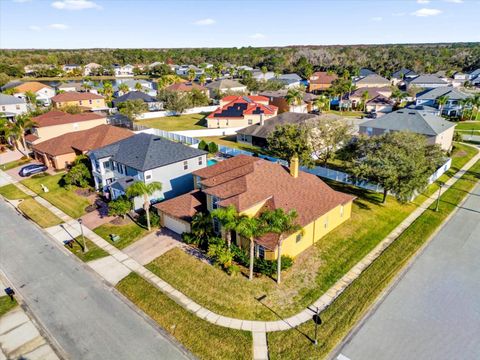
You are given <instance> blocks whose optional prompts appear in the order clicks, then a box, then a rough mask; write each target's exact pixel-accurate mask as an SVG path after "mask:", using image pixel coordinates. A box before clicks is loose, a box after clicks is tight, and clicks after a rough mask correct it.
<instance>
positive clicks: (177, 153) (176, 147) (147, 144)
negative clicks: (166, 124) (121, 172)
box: [90, 133, 206, 171]
mask: <svg viewBox="0 0 480 360" xmlns="http://www.w3.org/2000/svg"><path fill="white" fill-rule="evenodd" d="M90 154H92V155H93V156H95V157H96V158H97V159H101V158H105V157H109V156H111V157H112V159H113V160H114V161H116V162H119V163H121V164H124V165H127V166H129V167H131V168H133V169H137V170H139V171H146V170H151V169H156V168H158V167H161V166H165V165H169V164H173V163H176V162H179V161H183V160H187V159H191V158H194V157H197V156H201V155H204V154H206V152H205V151H203V150H198V149H195V148H193V147H190V146H187V145H183V144H181V143H177V142H173V141H170V140H167V139H165V138H162V137H159V136H156V135H151V134H145V133H140V134H136V135H134V136H131V137H129V138H127V139H124V140H121V141H118V142H116V143H113V144H110V145H107V146H104V147H103V148H100V149H96V150H94V151H92V152H90Z"/></svg>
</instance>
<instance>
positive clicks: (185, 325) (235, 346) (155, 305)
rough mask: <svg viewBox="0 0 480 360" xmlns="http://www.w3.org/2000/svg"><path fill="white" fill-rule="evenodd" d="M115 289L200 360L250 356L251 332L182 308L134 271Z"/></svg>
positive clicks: (247, 357)
mask: <svg viewBox="0 0 480 360" xmlns="http://www.w3.org/2000/svg"><path fill="white" fill-rule="evenodd" d="M117 290H118V291H120V292H121V293H122V294H123V295H125V296H126V297H127V298H129V299H130V301H132V302H133V303H134V304H135V305H137V306H138V307H139V308H140V309H142V310H143V311H144V312H145V313H147V315H149V316H150V317H151V318H152V319H153V320H155V321H156V322H157V323H158V324H159V325H160V326H161V327H162V328H164V329H165V331H167V332H169V333H170V334H171V335H172V336H174V337H175V338H176V339H177V340H178V341H179V342H181V343H182V344H183V346H185V347H186V348H187V349H188V350H190V351H191V352H192V353H194V354H195V355H196V356H197V357H198V358H200V359H225V360H229V359H232V360H233V359H242V360H243V359H251V358H252V338H251V333H249V332H246V331H241V330H233V329H227V328H224V327H220V326H217V325H213V324H211V323H209V322H207V321H205V320H202V319H200V318H198V317H197V316H196V315H194V314H192V313H190V312H189V311H187V310H185V309H183V308H182V307H181V306H180V305H178V304H177V303H175V302H174V301H173V300H171V299H170V298H168V297H167V296H166V295H165V294H163V293H162V292H161V291H160V290H158V289H157V288H155V287H154V286H153V285H151V284H149V283H148V282H147V281H146V280H144V279H142V278H141V277H140V276H139V275H137V274H136V273H131V274H130V275H128V276H127V277H126V278H124V279H123V280H121V281H120V282H119V283H118V284H117Z"/></svg>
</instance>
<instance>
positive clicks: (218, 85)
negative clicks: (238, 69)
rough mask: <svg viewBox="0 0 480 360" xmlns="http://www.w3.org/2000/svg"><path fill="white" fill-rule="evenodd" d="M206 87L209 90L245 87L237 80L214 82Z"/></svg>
mask: <svg viewBox="0 0 480 360" xmlns="http://www.w3.org/2000/svg"><path fill="white" fill-rule="evenodd" d="M205 87H206V88H208V89H231V88H238V87H245V85H243V84H241V83H239V82H238V81H235V80H230V79H223V80H217V81H212V82H211V83H209V84H207V85H205Z"/></svg>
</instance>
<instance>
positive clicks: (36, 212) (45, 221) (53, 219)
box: [18, 198, 63, 228]
mask: <svg viewBox="0 0 480 360" xmlns="http://www.w3.org/2000/svg"><path fill="white" fill-rule="evenodd" d="M18 208H19V209H20V210H21V211H22V212H23V213H24V214H25V215H26V216H27V217H29V218H30V219H31V220H32V221H34V222H36V223H37V224H38V225H39V226H41V227H42V228H48V227H51V226H55V225H59V224H61V223H63V221H62V220H61V219H59V218H58V217H57V216H56V215H54V214H53V213H52V212H50V210H48V209H47V208H46V207H44V206H43V205H41V204H39V203H38V202H37V201H35V199H33V198H29V199H25V200H23V201H22V202H21V203H20V204H18Z"/></svg>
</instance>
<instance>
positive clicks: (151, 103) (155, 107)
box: [112, 91, 163, 111]
mask: <svg viewBox="0 0 480 360" xmlns="http://www.w3.org/2000/svg"><path fill="white" fill-rule="evenodd" d="M138 99H140V100H142V101H143V102H144V103H146V104H147V106H148V110H149V111H159V110H162V109H163V104H162V102H160V101H158V100H157V98H154V97H152V96H150V95H148V94H145V93H144V92H143V91H131V92H128V93H126V94H125V95H122V96H119V97H118V98H116V99H114V100H113V101H112V102H113V106H114V107H117V108H118V105H119V104H120V103H122V102H125V101H132V100H138Z"/></svg>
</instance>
